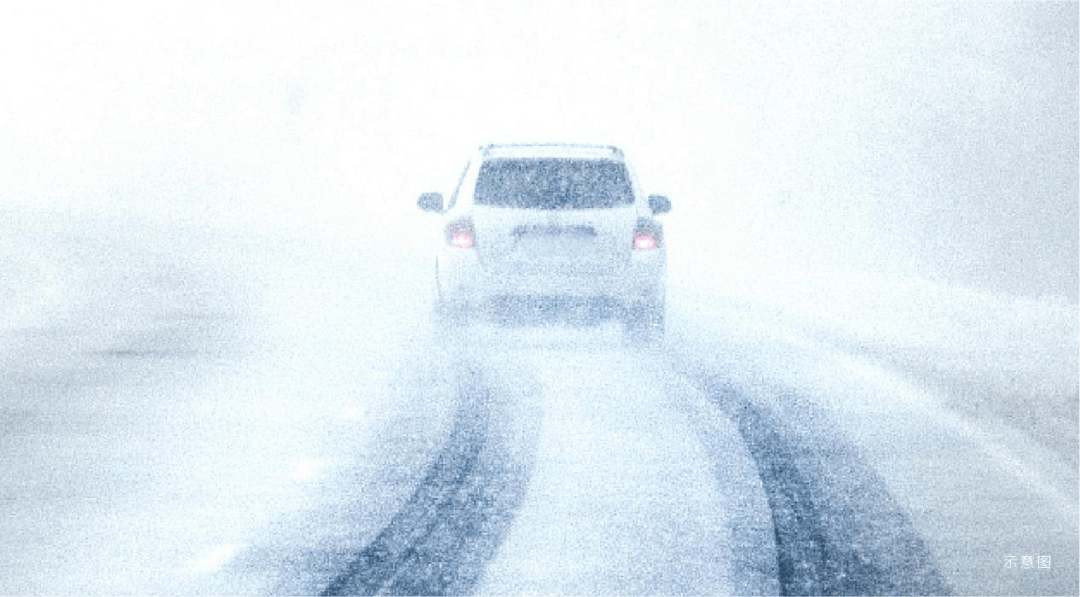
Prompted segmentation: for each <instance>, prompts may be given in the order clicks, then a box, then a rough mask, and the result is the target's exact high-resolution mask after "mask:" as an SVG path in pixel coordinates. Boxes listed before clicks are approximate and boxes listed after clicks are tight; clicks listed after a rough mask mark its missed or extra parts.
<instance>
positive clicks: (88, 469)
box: [0, 222, 1078, 594]
mask: <svg viewBox="0 0 1080 597" xmlns="http://www.w3.org/2000/svg"><path fill="white" fill-rule="evenodd" d="M91 224H92V225H91V226H89V227H87V226H85V225H80V226H71V227H65V226H62V225H59V224H57V223H56V222H52V223H45V224H40V227H39V228H31V229H28V228H27V227H26V226H25V225H23V226H21V227H20V230H22V232H21V234H24V235H27V234H31V233H32V236H31V238H33V239H34V242H32V243H31V242H25V243H20V242H19V238H18V234H20V232H18V231H13V230H9V231H8V232H9V234H8V235H7V236H6V238H7V241H6V242H7V244H6V245H5V247H6V250H8V251H10V252H16V251H19V250H22V248H23V247H34V255H33V259H21V260H20V259H12V260H11V261H9V263H18V264H22V267H24V268H26V271H21V272H20V271H15V270H11V269H9V270H8V271H7V272H6V273H7V278H5V280H6V282H8V283H9V284H10V285H12V286H13V287H18V289H20V292H19V293H11V292H9V294H8V295H7V296H14V297H23V300H24V302H23V303H22V304H21V309H20V310H19V311H18V317H16V316H14V315H10V316H9V319H8V320H5V325H6V327H5V329H4V330H3V338H4V342H5V346H4V352H3V357H4V361H3V363H4V370H3V378H2V380H0V401H2V402H0V416H2V421H3V425H4V430H5V433H4V434H3V435H2V436H0V442H2V448H3V453H4V455H5V456H4V459H3V461H2V463H0V489H2V490H0V495H3V498H4V501H3V503H4V508H5V510H6V515H5V516H4V517H3V519H2V520H0V526H2V528H0V536H3V537H5V539H4V541H3V542H2V544H0V579H2V580H0V593H5V594H11V593H19V594H43V593H44V594H103V593H108V594H195V593H199V594H207V593H215V594H264V593H274V594H284V593H289V594H314V593H320V592H324V591H326V592H329V593H341V594H344V593H357V592H375V591H379V590H382V591H386V592H391V593H402V592H405V593H410V592H411V593H433V592H451V593H456V592H478V593H485V594H515V593H563V594H571V593H572V594H631V593H661V592H663V593H682V594H776V593H785V594H790V593H868V594H875V593H904V594H911V593H932V594H937V593H945V592H950V591H951V592H955V593H959V594H1069V593H1075V591H1076V589H1077V569H1076V561H1077V536H1078V531H1077V519H1078V516H1077V502H1078V499H1077V490H1076V486H1077V483H1076V479H1077V470H1076V462H1075V460H1072V461H1070V460H1068V459H1067V458H1062V457H1061V456H1060V455H1059V454H1057V453H1055V452H1054V451H1052V450H1049V449H1047V448H1046V447H1045V446H1043V445H1041V444H1039V443H1038V442H1036V441H1033V440H1032V439H1031V437H1030V435H1029V434H1025V433H1022V432H1021V431H1018V430H1016V429H1013V428H1011V427H1010V426H1008V425H1004V424H1001V422H1000V421H995V420H994V419H992V418H984V419H975V418H972V417H970V416H968V415H966V414H963V413H960V412H957V411H956V410H955V409H951V408H948V407H947V404H948V399H949V397H947V396H942V395H940V394H939V393H938V390H937V389H932V388H930V387H928V386H926V385H925V384H923V383H922V382H921V381H920V380H919V379H914V378H911V376H910V375H908V374H906V373H905V372H903V371H899V370H897V369H896V368H895V367H892V366H890V364H889V363H887V362H884V361H881V360H877V359H874V358H871V357H869V356H867V355H862V354H857V353H852V352H851V351H849V350H847V349H845V348H843V345H842V344H834V343H829V342H827V341H823V340H822V339H821V337H820V335H815V334H809V333H805V329H803V330H800V328H799V327H797V326H792V325H790V321H789V320H783V319H770V318H769V316H768V314H767V312H766V311H764V310H763V311H755V310H753V309H752V308H750V307H746V306H745V305H744V306H740V307H732V306H731V304H730V303H725V302H724V301H723V300H720V299H719V298H716V297H712V298H708V299H701V297H700V296H696V295H694V294H693V289H688V288H686V287H685V286H679V285H678V284H676V285H675V286H673V290H672V296H671V297H670V303H671V304H672V326H671V333H670V335H669V337H668V340H667V343H666V345H665V346H663V347H655V348H653V349H645V348H643V347H640V346H628V345H626V344H625V343H624V342H623V339H622V337H621V334H620V332H619V330H618V329H617V326H615V325H614V324H607V323H605V324H600V325H597V326H595V327H587V328H564V327H550V328H545V327H529V326H526V327H516V328H504V327H499V326H495V325H490V324H480V325H477V326H475V327H474V328H472V329H471V330H470V331H469V334H468V336H467V337H465V338H459V339H457V340H453V341H448V340H447V339H446V338H443V337H440V336H438V335H434V334H433V333H432V331H431V330H430V329H429V327H428V325H427V308H428V297H427V294H426V292H427V291H426V286H425V285H426V283H427V274H428V271H427V263H426V262H424V261H422V260H420V259H414V258H413V257H411V256H409V255H407V254H404V256H403V254H402V253H395V252H394V251H393V250H387V249H383V250H381V251H380V252H379V253H377V254H375V253H364V250H363V249H362V248H360V247H356V246H352V245H350V244H348V243H342V242H336V241H334V240H333V239H330V240H326V239H322V240H320V241H313V240H308V241H305V242H286V241H285V240H283V239H265V238H261V237H257V236H251V237H231V238H225V237H220V236H216V235H215V234H214V233H209V232H207V233H205V234H204V235H202V236H200V235H199V234H195V233H194V232H192V231H190V230H171V231H170V230H145V229H132V228H128V227H126V225H125V224H122V223H121V224H118V223H115V222H94V223H91ZM27 230H30V232H27ZM140 230H141V231H140ZM49 239H51V240H49ZM374 244H375V245H378V243H374ZM15 257H19V255H15ZM31 270H32V271H31ZM33 283H39V284H45V285H46V287H47V288H46V289H47V290H48V293H49V294H48V295H47V296H49V297H52V299H51V301H52V302H51V303H40V304H38V303H35V302H34V301H33V299H32V295H33V293H31V292H29V291H27V290H26V287H27V285H29V284H33ZM387 296H389V297H393V300H390V301H387V300H379V299H380V298H381V297H387ZM703 305H704V306H706V307H708V309H703V308H702V307H703ZM11 313H15V311H12V312H11ZM1028 555H1030V556H1032V557H1036V556H1049V557H1050V567H1049V568H1039V567H1037V565H1036V564H1033V565H1032V567H1031V568H1030V569H1029V568H1022V566H1023V564H1024V562H1025V560H1023V559H1022V556H1028ZM1011 556H1015V558H1016V559H1015V564H1016V566H1015V568H1006V563H1007V562H1009V561H1010V560H1008V559H1007V558H1008V557H1011ZM1033 561H1037V562H1041V561H1042V560H1041V559H1040V560H1033Z"/></svg>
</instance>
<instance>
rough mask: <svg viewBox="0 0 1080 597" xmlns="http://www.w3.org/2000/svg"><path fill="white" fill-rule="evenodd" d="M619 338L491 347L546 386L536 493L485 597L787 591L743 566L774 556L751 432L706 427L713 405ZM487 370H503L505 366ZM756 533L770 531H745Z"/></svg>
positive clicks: (490, 340)
mask: <svg viewBox="0 0 1080 597" xmlns="http://www.w3.org/2000/svg"><path fill="white" fill-rule="evenodd" d="M613 331H615V332H617V330H611V329H601V330H599V331H594V332H593V333H592V334H591V336H593V338H591V339H590V336H588V335H587V336H585V338H584V339H583V338H580V337H579V338H576V339H571V340H570V341H568V339H567V333H568V332H569V330H557V331H555V332H554V333H552V332H550V331H549V332H548V334H549V335H547V336H546V337H545V335H543V334H541V335H539V337H537V335H536V334H533V335H532V336H531V337H530V335H529V334H527V333H525V334H507V333H505V332H504V333H498V330H488V334H485V335H484V336H483V337H481V338H478V340H479V341H480V342H481V343H483V345H484V346H485V347H486V348H487V349H493V348H494V349H495V350H496V351H497V352H499V353H500V354H501V359H503V360H505V361H508V362H511V363H513V364H514V368H515V369H517V368H520V367H522V366H523V364H525V366H527V367H529V373H531V374H532V375H533V376H535V378H536V383H537V384H538V385H539V387H540V388H541V390H540V392H541V396H540V398H539V400H540V401H541V404H540V413H539V414H540V417H539V419H538V420H537V421H535V422H534V424H535V425H537V426H538V427H539V431H538V432H537V433H538V438H537V440H536V441H537V447H536V451H537V453H536V455H535V462H536V464H535V466H534V469H533V471H532V474H531V475H530V480H529V493H528V495H527V496H526V499H525V503H524V504H523V505H522V506H521V509H520V511H519V512H518V515H517V517H516V518H515V520H514V523H513V526H512V528H511V531H510V533H509V535H508V537H507V538H506V539H505V542H504V544H503V548H502V549H501V550H500V552H499V554H498V556H497V557H496V558H495V560H494V561H493V562H492V563H491V564H490V565H489V567H488V568H487V571H486V572H485V575H484V579H483V581H482V582H481V584H480V586H479V590H478V592H479V593H483V594H496V595H499V594H502V595H505V594H520V593H527V594H535V593H556V594H577V595H583V594H619V595H624V594H656V593H675V594H771V593H775V592H776V591H777V589H778V587H777V586H776V584H775V583H776V581H775V579H776V574H775V570H765V571H760V570H755V569H753V568H739V567H736V565H735V564H736V563H743V562H745V561H746V558H744V557H741V554H746V553H752V554H755V555H760V556H762V560H763V561H765V562H770V561H773V562H774V561H775V559H774V556H772V555H771V554H770V551H771V549H772V545H771V537H770V536H769V526H768V510H767V504H766V502H765V497H764V494H763V493H762V491H761V487H760V481H758V480H757V477H756V471H755V469H754V466H753V463H752V461H751V460H750V456H749V454H748V453H747V452H746V450H745V449H744V448H741V446H740V444H739V441H738V432H737V431H736V430H735V429H734V427H732V426H731V425H730V423H728V424H727V425H715V426H712V427H707V426H706V422H707V421H696V420H695V419H694V418H693V416H694V415H695V414H697V408H695V406H696V407H699V408H700V406H701V405H700V403H701V402H703V401H704V397H703V396H701V395H700V393H699V392H697V391H696V390H695V389H693V388H692V387H690V386H689V385H688V384H686V383H685V382H681V381H680V380H679V379H677V378H676V377H675V376H673V375H671V374H670V373H668V372H665V371H664V369H663V368H662V366H660V365H659V364H658V363H656V362H655V359H654V358H652V356H651V355H650V354H648V353H645V354H640V353H637V352H635V351H634V350H632V349H631V350H627V349H626V348H625V347H623V346H622V345H621V342H620V339H619V335H618V334H617V333H614V334H612V332H613ZM605 332H606V335H605ZM522 335H524V336H525V337H524V338H522V337H521V336H522ZM596 336H599V340H601V341H600V342H597V341H596ZM515 340H517V341H518V342H521V344H520V345H516V346H515ZM603 340H607V342H606V343H605V342H603ZM508 344H509V345H508ZM495 347H498V348H495ZM504 351H505V352H504ZM483 362H484V365H485V368H486V369H488V370H498V367H499V362H498V361H495V360H494V359H491V358H489V359H485V360H484V361H483ZM706 432H708V433H712V434H714V435H713V436H712V437H709V438H708V441H709V442H710V444H711V445H715V444H716V443H722V444H724V445H725V446H727V447H729V448H730V450H728V451H726V453H724V454H723V458H724V466H723V471H722V474H720V475H718V474H716V473H717V472H718V471H715V470H714V466H715V464H714V460H713V459H714V458H716V457H717V456H718V454H715V453H710V451H708V450H707V449H706V446H705V445H704V444H703V442H702V440H703V436H704V435H705V433H706ZM755 521H756V523H757V524H756V525H754V522H755ZM746 527H755V528H756V530H757V531H758V533H757V535H756V536H750V537H747V536H745V535H746V534H745V533H740V532H739V531H740V530H741V529H744V528H746ZM766 565H767V564H766Z"/></svg>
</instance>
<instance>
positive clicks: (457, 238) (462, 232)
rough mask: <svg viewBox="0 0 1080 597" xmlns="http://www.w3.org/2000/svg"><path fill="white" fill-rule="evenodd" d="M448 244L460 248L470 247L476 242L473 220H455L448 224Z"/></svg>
mask: <svg viewBox="0 0 1080 597" xmlns="http://www.w3.org/2000/svg"><path fill="white" fill-rule="evenodd" d="M446 244H448V245H450V246H452V247H457V248H459V249H469V248H472V247H473V245H475V244H476V233H475V232H473V225H472V220H468V219H463V220H455V221H453V222H450V223H449V224H447V225H446Z"/></svg>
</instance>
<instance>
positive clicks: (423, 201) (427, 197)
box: [416, 193, 443, 213]
mask: <svg viewBox="0 0 1080 597" xmlns="http://www.w3.org/2000/svg"><path fill="white" fill-rule="evenodd" d="M416 205H417V207H419V208H420V209H422V210H424V211H433V212H435V213H442V210H443V207H442V205H443V203H442V193H424V194H423V195H420V198H419V199H417V201H416Z"/></svg>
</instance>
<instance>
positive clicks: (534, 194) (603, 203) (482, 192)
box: [473, 159, 634, 209]
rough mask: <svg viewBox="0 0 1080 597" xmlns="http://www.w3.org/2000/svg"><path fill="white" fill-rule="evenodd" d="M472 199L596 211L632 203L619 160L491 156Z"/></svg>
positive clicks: (501, 204) (524, 206)
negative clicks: (495, 157)
mask: <svg viewBox="0 0 1080 597" xmlns="http://www.w3.org/2000/svg"><path fill="white" fill-rule="evenodd" d="M473 201H474V202H475V203H477V204H478V205H492V206H498V207H516V208H522V209H595V208H605V207H615V206H619V205H630V204H632V203H633V202H634V194H633V191H632V190H631V189H630V179H629V177H628V176H627V174H626V166H624V165H623V164H622V163H620V162H614V161H611V160H582V159H493V160H488V161H486V162H484V164H483V165H482V166H481V167H480V174H479V176H478V177H477V180H476V192H475V193H474V196H473Z"/></svg>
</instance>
